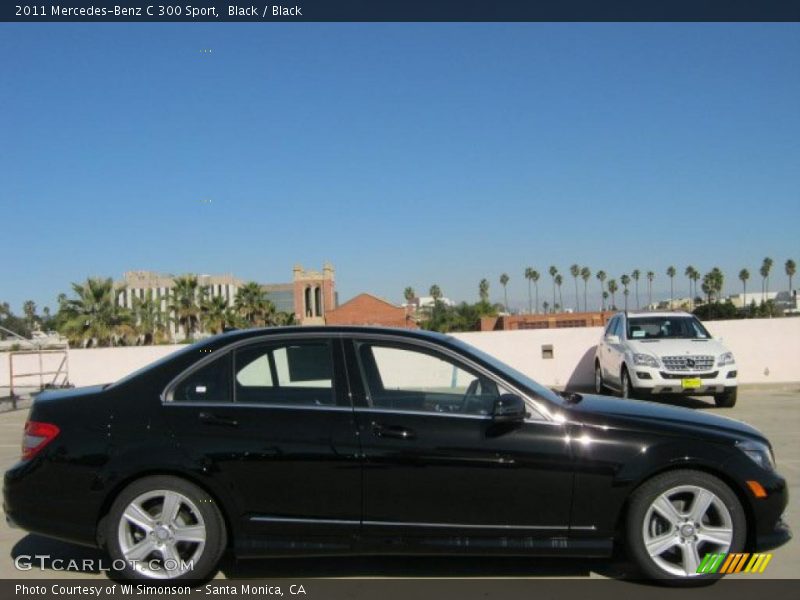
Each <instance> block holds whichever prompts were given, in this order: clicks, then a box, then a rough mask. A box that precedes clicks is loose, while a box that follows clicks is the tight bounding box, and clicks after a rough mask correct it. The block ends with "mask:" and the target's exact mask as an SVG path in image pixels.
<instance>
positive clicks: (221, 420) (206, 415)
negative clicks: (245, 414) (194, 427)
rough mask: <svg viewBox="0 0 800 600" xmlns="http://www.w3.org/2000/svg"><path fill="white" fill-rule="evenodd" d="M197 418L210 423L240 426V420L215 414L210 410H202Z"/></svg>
mask: <svg viewBox="0 0 800 600" xmlns="http://www.w3.org/2000/svg"><path fill="white" fill-rule="evenodd" d="M197 418H198V419H200V421H201V422H202V423H206V424H208V425H224V426H226V427H238V426H239V421H237V420H236V419H231V418H230V417H223V416H220V415H215V414H214V413H210V412H201V413H200V414H199V415H197Z"/></svg>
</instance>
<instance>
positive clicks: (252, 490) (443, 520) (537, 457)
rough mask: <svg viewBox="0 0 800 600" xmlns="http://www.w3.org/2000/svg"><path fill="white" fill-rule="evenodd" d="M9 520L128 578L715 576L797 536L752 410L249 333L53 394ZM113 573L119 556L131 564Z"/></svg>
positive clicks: (468, 353) (29, 440) (468, 350)
mask: <svg viewBox="0 0 800 600" xmlns="http://www.w3.org/2000/svg"><path fill="white" fill-rule="evenodd" d="M4 502H5V512H6V515H7V518H8V519H9V521H10V522H11V523H12V524H16V525H17V526H19V527H22V528H24V529H26V530H28V531H31V532H35V533H38V534H42V535H45V536H52V537H56V538H60V539H63V540H68V541H72V542H76V543H79V544H88V545H93V546H99V547H102V548H105V549H106V550H107V551H108V553H109V555H110V558H111V559H112V560H113V562H112V564H114V565H120V567H119V569H120V572H119V573H118V574H117V575H118V576H122V577H128V578H161V579H191V580H203V579H206V578H208V577H210V576H212V575H213V574H214V573H215V571H216V569H217V564H218V562H219V560H220V558H221V556H222V555H223V553H224V552H225V551H226V550H229V551H231V552H232V553H233V554H234V555H235V556H237V557H240V558H243V557H276V556H287V555H323V554H393V555H397V554H428V555H431V554H451V555H459V554H460V555H467V554H481V555H488V554H494V555H564V556H572V557H602V556H609V555H611V553H612V549H613V547H614V545H615V544H618V545H622V546H625V547H627V549H628V551H629V552H630V556H631V557H632V558H633V559H634V560H635V561H636V563H637V564H638V566H639V567H640V569H641V572H642V574H643V575H644V576H646V577H649V578H658V579H663V580H668V581H672V582H700V581H703V580H705V579H708V578H713V577H715V576H716V575H708V574H700V573H698V565H699V564H700V562H701V560H702V559H703V557H704V555H705V554H707V553H722V552H738V551H756V550H764V549H768V548H773V547H776V546H778V545H780V544H782V543H784V542H786V541H787V540H788V539H789V538H790V532H789V529H788V527H787V526H786V525H785V524H784V522H783V520H782V518H781V515H782V513H783V511H784V508H785V507H786V503H787V484H786V481H785V480H784V479H783V478H782V477H781V476H780V475H779V474H778V473H777V472H776V470H775V464H774V457H773V452H772V448H771V447H770V444H769V442H768V441H767V440H766V439H765V438H764V436H763V435H762V434H761V433H759V432H758V431H757V430H756V429H754V428H753V427H750V426H749V425H746V424H744V423H741V422H738V421H735V420H732V419H728V418H724V417H720V416H716V415H710V414H706V413H701V412H695V411H691V410H688V409H682V408H675V407H670V406H665V405H658V404H651V403H646V402H638V401H632V400H620V399H614V398H608V397H603V396H591V395H583V396H581V395H577V394H563V395H560V394H557V393H555V392H553V391H551V390H549V389H547V388H545V387H542V386H541V385H539V384H537V383H536V382H535V381H532V380H531V379H530V378H528V377H526V376H525V375H523V374H522V373H519V372H517V371H515V370H513V369H511V368H510V367H508V366H506V365H504V364H502V363H500V362H498V361H497V360H495V359H494V358H492V357H491V356H488V355H486V354H483V353H482V352H479V351H478V350H476V349H474V348H473V347H471V346H468V345H467V344H465V343H463V342H461V341H458V340H456V339H454V338H451V337H448V336H444V335H439V334H432V333H421V332H411V331H400V330H388V329H371V328H337V327H327V328H310V327H306V328H285V329H280V328H278V329H261V330H258V329H253V330H246V331H233V332H229V333H225V334H222V335H219V336H216V337H213V338H209V339H207V340H204V341H202V342H199V343H197V344H195V345H192V346H188V347H187V348H185V349H183V350H180V351H179V352H177V353H175V354H173V355H171V356H168V357H166V358H164V359H162V360H160V361H158V362H156V363H154V364H152V365H150V366H148V367H146V368H145V369H143V370H141V371H138V372H136V373H134V374H132V375H130V376H128V377H126V378H124V379H122V380H121V381H117V382H116V383H113V384H110V385H100V386H94V387H89V388H83V389H74V390H69V391H47V392H44V393H42V394H41V395H39V396H38V397H37V398H36V400H35V402H34V403H33V406H32V408H31V410H30V415H29V420H28V422H27V424H26V425H25V432H24V437H23V452H22V458H21V460H20V461H19V463H17V464H16V465H15V466H14V467H13V468H11V469H10V470H9V471H8V472H7V473H6V475H5V489H4ZM115 568H116V567H115Z"/></svg>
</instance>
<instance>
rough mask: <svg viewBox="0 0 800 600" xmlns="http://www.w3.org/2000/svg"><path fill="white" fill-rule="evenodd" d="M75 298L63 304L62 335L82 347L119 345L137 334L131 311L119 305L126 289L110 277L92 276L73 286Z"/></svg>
mask: <svg viewBox="0 0 800 600" xmlns="http://www.w3.org/2000/svg"><path fill="white" fill-rule="evenodd" d="M72 291H73V292H74V294H75V297H74V298H71V299H67V300H65V302H64V304H63V305H62V310H63V311H64V319H63V321H62V324H61V329H60V332H61V333H62V334H63V335H65V336H66V337H67V338H68V339H69V341H70V343H72V344H75V345H80V346H115V345H117V344H122V343H124V342H125V339H126V338H127V337H131V336H132V335H133V334H134V328H133V325H132V319H131V315H130V312H129V311H128V310H127V309H125V308H123V307H122V306H120V305H119V302H118V298H119V294H120V293H121V292H122V291H123V290H122V289H119V288H115V287H114V282H113V281H112V280H111V278H110V277H108V278H101V277H98V278H93V277H90V278H89V279H87V280H86V282H85V283H82V284H79V283H73V284H72Z"/></svg>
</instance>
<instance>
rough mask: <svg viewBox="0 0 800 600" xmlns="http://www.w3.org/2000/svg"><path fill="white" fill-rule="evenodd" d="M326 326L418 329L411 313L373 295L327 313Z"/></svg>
mask: <svg viewBox="0 0 800 600" xmlns="http://www.w3.org/2000/svg"><path fill="white" fill-rule="evenodd" d="M325 324H326V325H374V326H381V327H400V328H404V329H417V322H416V321H415V320H414V317H413V316H412V314H411V311H410V310H409V309H408V308H406V307H404V306H397V305H396V304H392V303H391V302H388V301H387V300H383V299H382V298H378V297H377V296H373V295H372V294H359V295H358V296H356V297H355V298H352V299H351V300H348V301H347V302H345V303H344V304H342V305H340V306H339V307H338V308H335V309H333V310H328V311H327V312H326V313H325Z"/></svg>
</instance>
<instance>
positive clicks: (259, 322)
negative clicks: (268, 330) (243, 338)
mask: <svg viewBox="0 0 800 600" xmlns="http://www.w3.org/2000/svg"><path fill="white" fill-rule="evenodd" d="M233 308H234V310H235V311H236V314H237V315H238V316H239V317H240V318H241V319H242V321H243V324H245V325H246V326H248V327H265V326H267V325H272V319H273V317H274V315H275V305H274V304H273V303H272V302H270V300H269V297H268V296H267V292H265V291H264V289H263V288H262V287H261V285H260V284H259V283H258V282H255V281H248V282H247V283H245V284H244V285H243V286H242V287H240V288H239V289H238V290H236V297H235V298H234V301H233Z"/></svg>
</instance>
